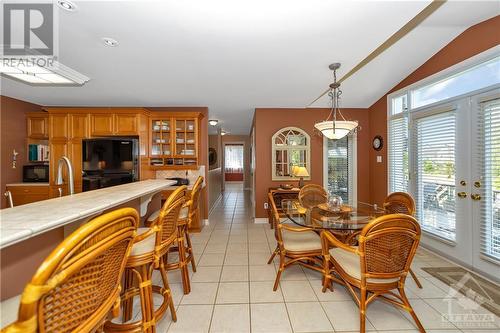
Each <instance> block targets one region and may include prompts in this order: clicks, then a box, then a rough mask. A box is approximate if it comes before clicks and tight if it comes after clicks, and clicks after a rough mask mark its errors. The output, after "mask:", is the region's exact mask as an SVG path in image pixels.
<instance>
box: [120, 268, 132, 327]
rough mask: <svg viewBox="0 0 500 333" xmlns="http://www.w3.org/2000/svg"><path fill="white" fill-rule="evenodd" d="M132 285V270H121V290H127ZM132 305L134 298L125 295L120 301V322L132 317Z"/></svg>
mask: <svg viewBox="0 0 500 333" xmlns="http://www.w3.org/2000/svg"><path fill="white" fill-rule="evenodd" d="M133 285H134V272H132V270H131V269H125V272H123V291H127V290H129V289H130V288H132V287H133ZM133 305H134V298H133V297H127V298H124V299H123V301H122V302H121V306H122V322H123V323H125V322H127V321H129V320H131V319H132V311H133Z"/></svg>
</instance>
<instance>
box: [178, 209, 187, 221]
mask: <svg viewBox="0 0 500 333" xmlns="http://www.w3.org/2000/svg"><path fill="white" fill-rule="evenodd" d="M188 214H189V207H182V208H181V211H180V212H179V220H184V219H186V218H187V217H188Z"/></svg>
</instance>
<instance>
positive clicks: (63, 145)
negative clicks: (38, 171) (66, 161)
mask: <svg viewBox="0 0 500 333" xmlns="http://www.w3.org/2000/svg"><path fill="white" fill-rule="evenodd" d="M63 156H66V157H68V143H67V141H66V140H64V141H55V140H51V142H50V164H49V165H50V168H49V169H50V177H49V178H50V185H54V184H55V182H56V180H57V162H59V159H60V158H61V157H63ZM73 164H74V163H73ZM63 178H64V179H68V175H67V174H66V168H63Z"/></svg>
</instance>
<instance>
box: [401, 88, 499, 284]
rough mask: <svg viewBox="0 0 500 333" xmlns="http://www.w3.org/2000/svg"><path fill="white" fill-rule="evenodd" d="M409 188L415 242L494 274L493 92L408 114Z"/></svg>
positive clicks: (495, 121)
mask: <svg viewBox="0 0 500 333" xmlns="http://www.w3.org/2000/svg"><path fill="white" fill-rule="evenodd" d="M410 128H411V136H412V137H411V139H410V142H411V147H410V157H409V158H410V163H409V164H410V190H411V192H413V194H414V196H415V202H416V205H417V217H418V220H419V221H420V223H421V226H422V230H423V234H424V236H423V238H422V242H423V244H424V245H427V246H429V247H431V248H434V249H435V250H438V251H439V252H442V253H443V254H446V255H448V256H451V257H453V258H455V259H456V260H458V261H459V262H462V263H463V264H464V265H466V266H469V267H472V268H474V269H475V270H478V271H480V272H482V273H485V274H487V275H489V276H491V277H496V278H497V279H498V276H499V275H500V91H498V90H497V91H495V92H489V93H485V94H481V95H476V96H472V97H464V98H461V99H457V100H454V101H452V102H448V103H443V104H441V105H439V106H433V107H430V108H427V109H422V110H419V111H417V112H414V113H411V114H410Z"/></svg>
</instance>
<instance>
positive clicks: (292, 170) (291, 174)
mask: <svg viewBox="0 0 500 333" xmlns="http://www.w3.org/2000/svg"><path fill="white" fill-rule="evenodd" d="M297 168H298V166H296V165H292V169H291V170H290V176H291V177H294V176H295V173H296V172H297Z"/></svg>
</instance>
